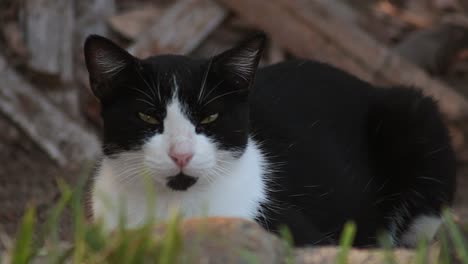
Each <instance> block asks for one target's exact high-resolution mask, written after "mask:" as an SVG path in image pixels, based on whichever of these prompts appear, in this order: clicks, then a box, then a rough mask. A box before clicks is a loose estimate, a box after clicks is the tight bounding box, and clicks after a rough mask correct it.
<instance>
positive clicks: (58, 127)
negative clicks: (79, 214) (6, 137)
mask: <svg viewBox="0 0 468 264" xmlns="http://www.w3.org/2000/svg"><path fill="white" fill-rule="evenodd" d="M0 80H2V82H1V83H0V113H2V114H3V115H5V116H6V117H7V118H8V119H10V120H11V121H12V122H13V123H14V124H15V125H16V126H18V127H19V128H20V129H21V130H23V131H24V132H25V134H26V135H28V136H29V137H30V138H31V139H32V140H33V141H34V142H35V143H36V144H37V145H38V146H39V147H40V148H41V150H43V151H44V152H45V153H47V155H48V156H49V157H50V158H51V159H52V160H54V161H55V162H56V163H57V164H59V165H60V166H64V165H66V164H69V163H70V162H76V163H80V162H83V161H89V160H92V159H93V158H95V157H96V155H97V154H98V153H99V146H100V144H99V142H98V140H97V138H96V136H95V135H94V134H92V133H90V132H88V131H87V130H85V129H84V128H82V127H81V126H79V125H78V124H77V123H76V121H74V120H72V119H71V118H69V117H68V116H66V115H65V114H64V113H63V112H62V111H61V110H60V109H58V108H57V107H56V106H54V105H52V104H51V103H50V102H49V101H48V100H47V99H46V98H45V97H44V96H43V95H41V94H40V93H39V92H38V91H36V90H35V89H34V88H33V87H32V86H31V85H29V84H28V83H27V82H26V81H24V80H23V79H22V78H21V77H20V76H19V75H18V74H17V73H16V72H15V71H14V70H13V69H11V68H10V67H9V66H8V65H7V62H6V60H5V58H4V57H2V56H0Z"/></svg>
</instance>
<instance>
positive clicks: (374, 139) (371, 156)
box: [85, 36, 455, 246]
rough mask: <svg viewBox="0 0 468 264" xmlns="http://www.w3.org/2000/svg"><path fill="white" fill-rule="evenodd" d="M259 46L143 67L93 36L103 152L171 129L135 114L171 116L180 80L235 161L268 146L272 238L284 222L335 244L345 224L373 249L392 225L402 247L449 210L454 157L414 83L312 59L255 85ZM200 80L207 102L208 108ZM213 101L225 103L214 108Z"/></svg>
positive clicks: (269, 73) (260, 77) (261, 75)
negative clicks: (391, 83)
mask: <svg viewBox="0 0 468 264" xmlns="http://www.w3.org/2000/svg"><path fill="white" fill-rule="evenodd" d="M263 42H264V38H263V37H255V38H253V39H252V40H250V41H246V42H244V43H243V44H241V45H240V46H238V47H236V48H234V49H232V50H229V51H227V52H224V53H222V54H221V55H218V56H216V57H214V58H212V59H210V60H194V59H191V58H188V57H184V56H175V55H164V56H157V57H151V58H148V59H145V60H138V59H136V58H134V57H132V56H131V55H129V54H128V53H126V52H125V51H124V50H122V49H120V48H119V47H117V46H116V45H115V44H113V43H112V42H110V41H108V40H106V39H104V38H101V37H97V36H92V37H90V38H89V39H88V40H87V42H86V45H85V55H86V59H87V66H88V70H89V71H90V80H91V85H92V89H93V91H94V93H95V94H96V95H97V96H98V97H99V98H100V100H101V102H102V105H103V111H102V116H103V119H104V151H105V154H106V155H108V156H109V155H113V154H116V153H119V152H123V151H127V150H130V149H135V148H139V147H141V145H142V144H143V142H144V140H145V139H146V138H148V137H149V136H151V135H153V134H154V133H161V132H162V131H164V127H162V125H149V124H147V123H144V122H142V121H141V120H140V119H139V118H138V116H137V113H138V112H146V113H148V114H151V115H153V116H155V117H157V118H158V119H160V120H162V119H163V118H164V115H165V106H166V104H167V102H168V101H169V100H170V98H172V94H173V93H174V91H173V87H174V85H173V83H172V82H173V79H172V77H171V76H173V75H174V74H175V75H177V81H178V82H179V83H178V86H179V89H181V91H180V93H179V100H180V101H181V102H182V103H183V104H184V105H185V106H186V108H187V109H188V110H187V112H188V114H189V116H190V118H191V119H192V122H193V123H194V124H197V123H199V122H200V120H201V119H202V118H203V117H205V116H207V115H210V114H212V113H220V115H219V118H218V120H217V121H216V122H214V123H213V124H210V125H208V126H202V125H200V126H198V127H197V133H204V134H206V135H207V136H209V137H211V138H213V139H214V140H215V141H216V142H218V143H219V146H220V147H221V148H225V149H233V150H236V151H238V153H239V155H241V154H242V151H243V150H244V149H245V147H246V143H247V139H248V136H249V135H250V136H252V137H253V138H254V139H255V140H257V141H258V142H259V143H260V145H261V147H262V150H263V152H264V153H265V154H266V155H267V158H268V161H269V162H270V164H271V166H272V168H270V169H274V170H273V172H272V173H270V174H269V175H268V180H267V182H268V196H269V200H270V201H271V202H270V203H266V204H263V205H262V210H261V211H262V212H263V213H264V215H259V217H258V219H257V220H258V222H259V223H260V224H262V225H263V226H264V227H265V228H266V229H268V230H270V231H273V232H276V231H278V229H279V227H280V226H281V225H286V226H288V227H289V228H290V230H291V231H292V235H293V237H294V242H295V244H296V245H305V244H327V243H335V242H336V241H337V238H338V236H339V234H340V231H341V228H342V226H343V224H344V223H345V222H346V221H347V220H354V221H355V222H356V224H357V236H356V245H358V246H368V245H374V244H375V243H376V235H377V233H378V232H379V231H381V230H391V231H392V232H393V233H394V235H395V236H396V237H395V238H396V240H397V242H398V239H399V238H400V236H401V234H402V233H404V232H405V231H406V230H407V228H408V226H409V225H410V224H411V222H412V220H413V219H415V217H417V216H420V215H436V216H437V215H439V214H440V212H441V209H442V207H443V206H446V205H450V203H451V202H452V200H453V194H454V186H455V157H454V153H453V150H452V147H451V145H450V139H449V135H448V132H447V129H446V127H445V126H444V124H443V121H442V118H441V116H440V114H439V111H438V109H437V105H436V103H435V102H434V101H433V100H432V99H431V98H430V97H427V96H423V95H422V94H421V92H419V91H417V90H415V89H410V88H402V87H393V88H392V87H387V88H384V87H380V88H377V87H373V86H372V85H370V84H368V83H366V82H363V81H361V80H359V79H357V78H356V77H353V76H351V75H349V74H346V73H344V72H343V71H341V70H338V69H336V68H333V67H331V66H328V65H325V64H322V63H318V62H313V61H305V60H292V61H288V62H284V63H280V64H276V65H273V66H268V67H265V68H263V69H260V70H258V72H257V74H256V78H255V82H254V75H255V69H256V67H257V64H258V61H259V58H260V55H261V51H262V47H263ZM102 50H104V51H105V52H106V55H107V56H110V57H111V58H112V59H115V60H116V61H117V62H119V61H120V62H121V61H124V62H125V67H123V69H121V70H120V71H119V72H118V73H117V74H115V75H106V74H105V68H104V69H103V68H100V67H101V66H102V65H101V66H100V65H99V64H96V56H97V54H98V53H99V52H100V51H102ZM246 51H248V52H252V51H253V52H256V53H253V54H255V56H253V57H251V58H250V60H247V61H243V62H247V65H244V66H247V67H251V68H253V69H254V70H253V71H252V72H250V71H249V69H250V68H243V69H241V68H237V67H238V66H236V65H237V64H236V61H235V60H236V59H239V58H241V59H246V58H242V56H245V55H246V53H245V52H246ZM203 83H205V86H204V87H205V89H207V91H208V92H209V96H208V95H207V98H205V100H204V102H205V103H200V102H198V100H197V97H198V96H199V93H200V89H201V87H203ZM156 84H159V86H160V87H159V89H160V91H161V99H160V100H159V99H155V100H154V102H153V103H154V104H155V106H154V107H150V106H149V105H148V104H147V103H145V102H143V101H141V100H140V101H138V100H137V99H145V96H144V95H143V94H142V93H141V92H139V91H137V90H135V89H133V88H137V89H138V90H142V91H144V92H146V93H150V89H149V88H148V87H149V86H154V85H156ZM226 93H228V94H226ZM224 94H226V95H224ZM217 96H222V98H221V99H220V100H215V101H213V103H208V104H206V103H207V102H208V101H210V99H214V98H216V97H217ZM155 97H156V96H155ZM176 177H178V176H176ZM177 182H178V183H179V182H180V181H177ZM182 182H183V184H176V186H174V187H175V188H177V189H180V190H184V189H186V188H188V187H190V185H192V184H193V183H194V182H192V181H191V179H188V180H187V178H185V177H183V181H182ZM396 217H399V218H401V219H403V221H401V222H398V221H396V220H395V219H396ZM397 222H398V223H397Z"/></svg>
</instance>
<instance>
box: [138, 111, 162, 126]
mask: <svg viewBox="0 0 468 264" xmlns="http://www.w3.org/2000/svg"><path fill="white" fill-rule="evenodd" d="M138 116H139V117H140V119H141V120H143V121H145V122H146V123H148V124H151V125H159V121H158V120H157V119H156V118H154V117H152V116H150V115H147V114H143V113H141V112H140V113H138Z"/></svg>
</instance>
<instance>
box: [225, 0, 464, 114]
mask: <svg viewBox="0 0 468 264" xmlns="http://www.w3.org/2000/svg"><path fill="white" fill-rule="evenodd" d="M218 1H219V2H221V3H223V4H224V5H225V6H227V7H228V8H230V9H232V10H234V11H235V12H237V13H238V14H239V15H240V16H241V17H243V18H244V19H246V20H247V21H248V22H249V23H251V24H253V25H255V26H256V27H258V28H260V29H262V30H264V31H265V32H267V33H269V35H270V36H271V37H272V38H273V39H274V40H275V41H276V42H277V43H278V44H279V45H281V46H282V47H284V48H286V49H287V50H288V51H290V52H291V53H293V54H294V55H296V56H299V57H305V58H311V59H318V60H321V61H325V62H328V63H330V64H334V65H336V66H338V67H340V68H343V69H344V70H346V71H349V72H351V73H353V74H355V75H357V76H359V77H360V78H362V79H365V80H367V81H370V82H373V83H386V84H393V85H397V84H404V85H416V86H418V87H419V88H421V89H422V90H423V91H424V92H425V93H426V94H428V95H431V96H433V97H434V98H435V99H436V100H438V101H439V105H440V108H441V111H442V112H443V113H444V114H445V116H446V117H447V118H448V119H449V120H459V119H463V118H466V117H468V102H467V101H466V100H465V99H464V98H463V97H462V96H461V95H459V94H458V93H457V92H455V91H454V90H453V89H451V88H450V87H449V86H448V85H446V84H445V83H442V82H440V81H438V80H435V79H432V78H431V77H430V76H429V75H428V74H426V73H425V72H424V71H423V70H421V69H420V68H418V67H416V66H414V65H413V64H411V63H409V62H408V61H406V60H404V59H403V58H401V57H400V56H398V55H396V54H394V53H392V52H391V51H390V50H389V49H388V48H386V47H385V46H383V45H382V44H380V43H377V41H376V40H374V39H373V38H372V37H371V36H369V35H368V34H367V33H365V32H364V31H362V30H360V29H359V28H358V27H357V26H354V25H351V24H349V22H348V23H345V22H343V21H342V20H340V18H339V16H338V15H336V14H335V13H334V11H333V6H331V5H343V3H340V2H338V1H332V2H329V1H307V0H278V1H271V2H269V3H268V4H265V2H264V1H261V0H218Z"/></svg>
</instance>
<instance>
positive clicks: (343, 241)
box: [336, 222, 356, 264]
mask: <svg viewBox="0 0 468 264" xmlns="http://www.w3.org/2000/svg"><path fill="white" fill-rule="evenodd" d="M355 235H356V225H355V224H354V223H352V222H347V223H346V224H345V226H344V228H343V232H342V233H341V238H340V248H339V252H338V256H337V259H336V263H337V264H345V263H347V258H348V254H349V250H350V249H351V247H352V246H353V241H354V236H355Z"/></svg>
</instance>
